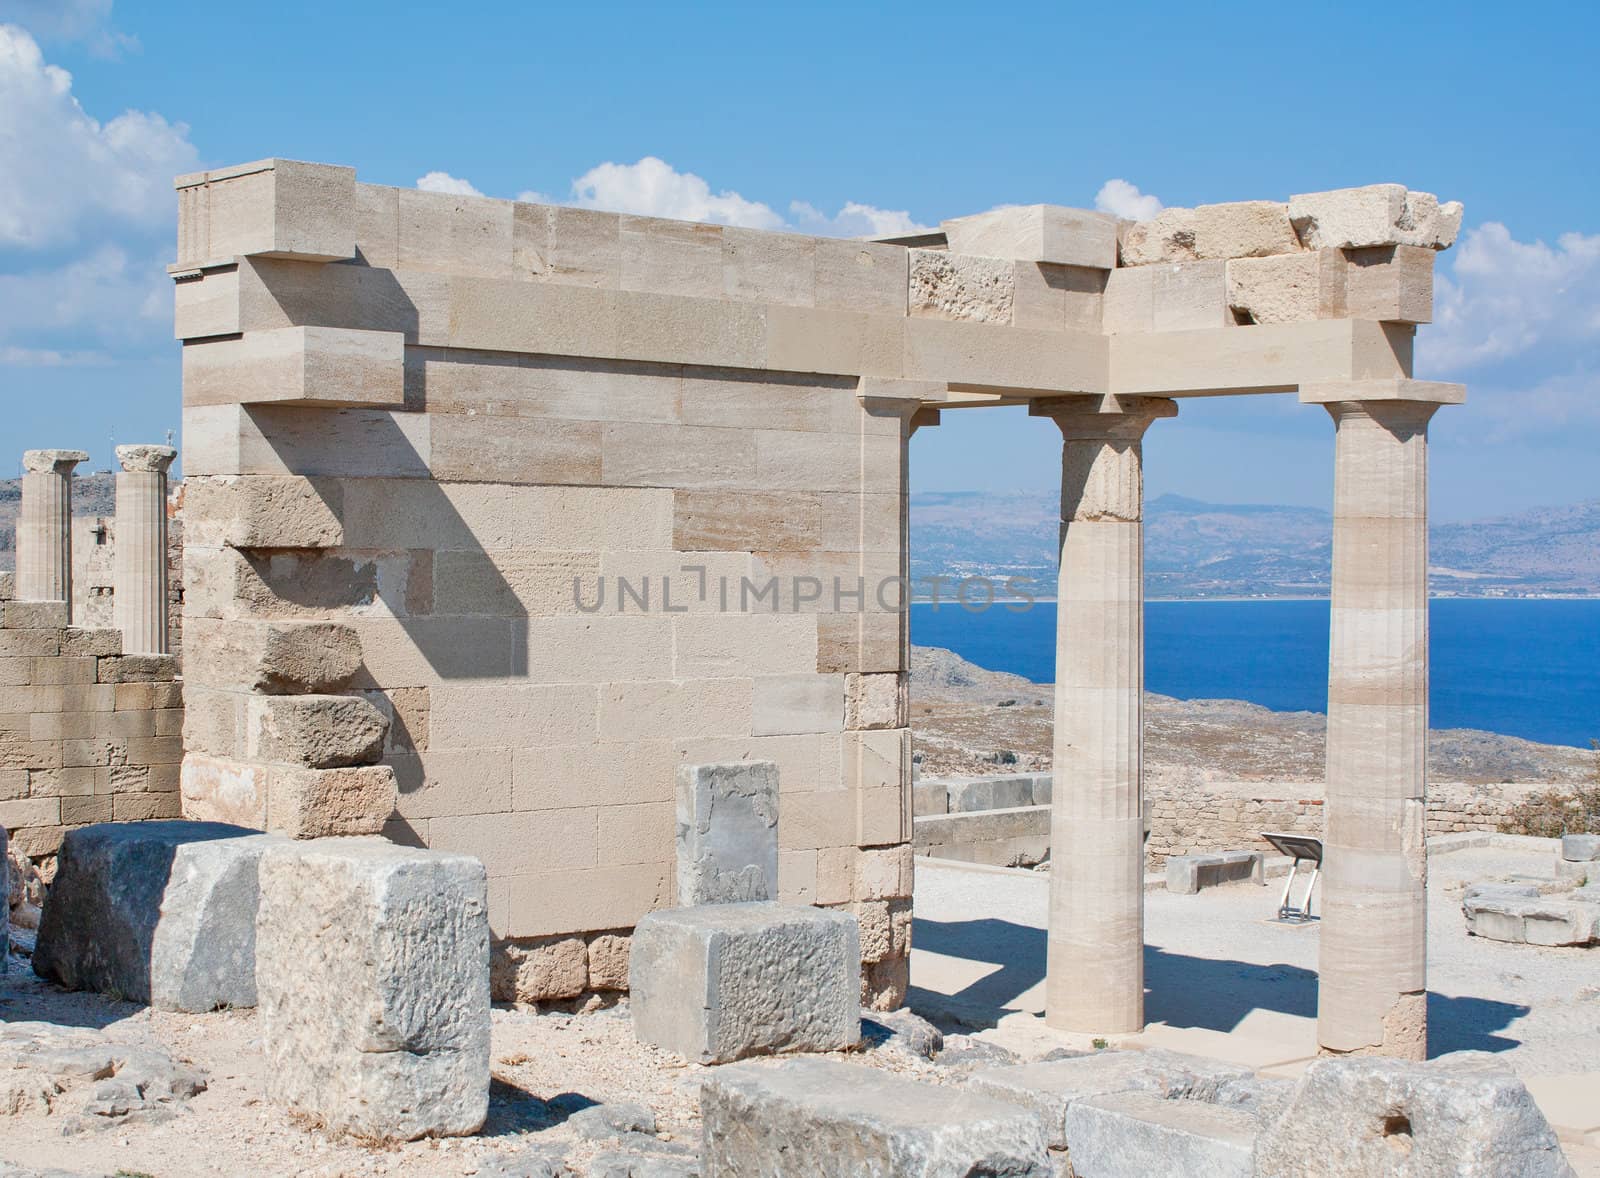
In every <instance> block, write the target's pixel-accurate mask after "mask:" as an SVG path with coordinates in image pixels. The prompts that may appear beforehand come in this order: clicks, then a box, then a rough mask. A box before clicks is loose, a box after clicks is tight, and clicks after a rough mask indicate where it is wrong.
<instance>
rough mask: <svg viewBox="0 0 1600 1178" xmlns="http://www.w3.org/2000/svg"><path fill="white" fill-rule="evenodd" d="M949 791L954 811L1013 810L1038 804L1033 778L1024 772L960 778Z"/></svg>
mask: <svg viewBox="0 0 1600 1178" xmlns="http://www.w3.org/2000/svg"><path fill="white" fill-rule="evenodd" d="M949 792H950V813H952V814H962V813H967V812H969V811H972V810H1012V809H1016V808H1017V807H1018V806H1031V805H1033V804H1034V801H1033V778H1032V777H1029V776H1025V775H1022V774H1018V775H1016V776H1012V777H969V778H963V779H958V780H955V781H952V782H950V783H949Z"/></svg>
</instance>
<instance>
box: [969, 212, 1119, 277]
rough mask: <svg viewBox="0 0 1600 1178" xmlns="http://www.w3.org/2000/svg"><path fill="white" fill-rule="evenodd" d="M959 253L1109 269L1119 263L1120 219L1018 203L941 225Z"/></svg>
mask: <svg viewBox="0 0 1600 1178" xmlns="http://www.w3.org/2000/svg"><path fill="white" fill-rule="evenodd" d="M940 227H941V228H942V229H943V230H944V232H945V237H946V239H947V240H948V242H949V244H950V252H951V253H955V254H977V255H979V256H980V257H986V258H1010V259H1011V260H1013V261H1018V262H1054V263H1059V264H1061V265H1065V266H1088V267H1094V268H1096V269H1100V270H1109V269H1111V268H1112V267H1113V266H1115V265H1116V264H1117V219H1116V218H1115V217H1113V216H1111V215H1109V214H1107V213H1096V212H1091V211H1089V210H1088V209H1069V208H1063V207H1062V206H1060V205H1018V206H1013V207H1011V208H1006V209H994V210H992V211H990V212H987V213H978V214H976V215H974V216H971V217H957V218H955V219H954V220H951V221H944V222H941V223H940Z"/></svg>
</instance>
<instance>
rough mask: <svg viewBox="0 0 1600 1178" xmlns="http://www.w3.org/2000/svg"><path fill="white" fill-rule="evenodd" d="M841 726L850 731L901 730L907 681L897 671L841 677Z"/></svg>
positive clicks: (854, 673)
mask: <svg viewBox="0 0 1600 1178" xmlns="http://www.w3.org/2000/svg"><path fill="white" fill-rule="evenodd" d="M844 692H845V695H844V726H845V727H846V728H849V729H865V728H903V727H905V725H906V680H905V677H904V676H902V675H901V674H900V673H899V672H893V673H889V674H876V675H863V674H860V673H859V672H853V673H851V674H848V675H846V676H845V677H844Z"/></svg>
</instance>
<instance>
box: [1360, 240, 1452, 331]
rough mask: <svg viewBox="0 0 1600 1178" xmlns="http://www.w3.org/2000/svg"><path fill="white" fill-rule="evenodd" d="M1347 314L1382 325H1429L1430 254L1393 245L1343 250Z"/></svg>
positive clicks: (1420, 248)
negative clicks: (1345, 262)
mask: <svg viewBox="0 0 1600 1178" xmlns="http://www.w3.org/2000/svg"><path fill="white" fill-rule="evenodd" d="M1344 256H1345V257H1346V258H1348V259H1349V267H1348V270H1347V271H1346V275H1345V284H1346V299H1347V301H1348V304H1349V314H1350V316H1351V317H1352V318H1355V319H1377V320H1379V321H1381V322H1384V323H1432V322H1433V259H1434V251H1433V250H1431V249H1429V248H1427V247H1426V246H1417V245H1395V246H1378V247H1375V248H1372V249H1353V250H1346V251H1344Z"/></svg>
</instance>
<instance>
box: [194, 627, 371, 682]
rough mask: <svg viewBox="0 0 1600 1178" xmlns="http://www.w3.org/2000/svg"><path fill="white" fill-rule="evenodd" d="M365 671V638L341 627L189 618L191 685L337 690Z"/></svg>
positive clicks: (347, 628)
mask: <svg viewBox="0 0 1600 1178" xmlns="http://www.w3.org/2000/svg"><path fill="white" fill-rule="evenodd" d="M360 667H361V639H360V637H359V635H357V633H356V631H355V630H354V629H352V628H351V627H349V626H346V625H344V624H343V623H340V622H251V621H245V620H243V619H232V618H230V619H227V620H222V619H217V618H189V619H187V620H186V622H185V625H184V631H183V677H184V681H185V682H186V683H190V684H199V685H204V686H209V687H220V688H228V689H230V690H233V691H242V692H256V693H260V694H271V695H280V694H290V693H301V692H327V691H336V690H338V689H339V688H341V687H344V686H345V685H347V684H348V683H349V682H350V680H351V678H352V677H353V676H354V675H355V673H356V671H357V670H359V669H360Z"/></svg>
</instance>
